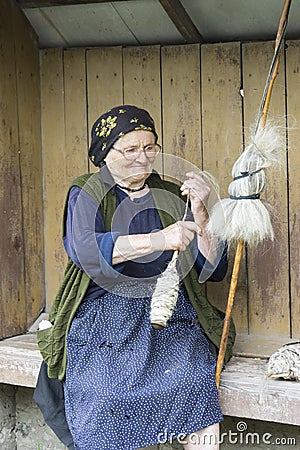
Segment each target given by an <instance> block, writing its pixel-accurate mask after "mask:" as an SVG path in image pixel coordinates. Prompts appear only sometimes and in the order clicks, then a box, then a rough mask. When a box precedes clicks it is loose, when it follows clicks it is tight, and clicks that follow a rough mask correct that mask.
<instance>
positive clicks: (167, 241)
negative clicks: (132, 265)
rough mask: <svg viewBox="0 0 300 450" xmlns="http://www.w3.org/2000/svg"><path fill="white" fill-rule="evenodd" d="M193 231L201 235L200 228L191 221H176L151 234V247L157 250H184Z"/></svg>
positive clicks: (191, 238)
mask: <svg viewBox="0 0 300 450" xmlns="http://www.w3.org/2000/svg"><path fill="white" fill-rule="evenodd" d="M195 233H197V234H199V235H200V236H201V234H202V230H201V229H200V228H199V227H198V226H197V225H196V223H195V222H191V221H184V222H183V221H178V222H175V223H174V224H172V225H169V226H168V227H166V228H164V229H163V230H160V231H158V232H156V233H152V234H151V242H152V243H153V247H159V248H157V250H162V251H165V250H185V249H186V248H187V246H188V245H189V244H190V242H191V241H192V240H193V238H194V235H195Z"/></svg>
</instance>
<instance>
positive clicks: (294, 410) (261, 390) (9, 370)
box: [0, 333, 300, 425]
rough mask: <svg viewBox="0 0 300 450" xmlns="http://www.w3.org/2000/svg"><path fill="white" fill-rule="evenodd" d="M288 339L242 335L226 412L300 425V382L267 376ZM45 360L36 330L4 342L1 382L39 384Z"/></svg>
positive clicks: (0, 344)
mask: <svg viewBox="0 0 300 450" xmlns="http://www.w3.org/2000/svg"><path fill="white" fill-rule="evenodd" d="M288 341H289V340H287V339H284V338H282V340H280V339H273V340H272V338H266V337H263V336H261V337H258V336H255V337H251V336H246V335H240V336H238V339H237V341H236V344H235V351H234V354H235V356H233V357H232V359H231V361H230V362H229V363H228V365H227V366H226V369H225V370H224V371H223V373H222V377H221V385H220V402H221V406H222V410H223V413H224V415H227V416H235V417H242V418H249V419H255V420H266V421H271V422H279V423H287V424H293V425H300V383H297V382H294V381H286V380H270V379H268V378H267V375H266V367H267V358H268V356H269V355H270V353H272V352H273V351H275V350H276V349H277V348H279V347H280V346H281V345H283V344H285V343H287V342H288ZM254 350H255V354H256V355H259V356H260V357H259V358H257V357H254ZM246 356H247V357H246ZM41 361H42V358H41V356H40V353H39V350H38V347H37V344H36V337H35V334H34V333H28V334H24V335H21V336H15V337H12V338H9V339H4V340H2V341H0V383H7V384H12V385H17V386H26V387H30V388H33V387H35V384H36V380H37V376H38V372H39V367H40V364H41Z"/></svg>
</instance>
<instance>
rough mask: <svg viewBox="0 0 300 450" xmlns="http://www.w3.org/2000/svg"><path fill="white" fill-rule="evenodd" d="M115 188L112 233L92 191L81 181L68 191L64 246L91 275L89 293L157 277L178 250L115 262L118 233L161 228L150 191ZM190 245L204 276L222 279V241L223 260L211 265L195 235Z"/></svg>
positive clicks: (224, 264)
mask: <svg viewBox="0 0 300 450" xmlns="http://www.w3.org/2000/svg"><path fill="white" fill-rule="evenodd" d="M115 189H116V199H117V207H116V211H115V215H114V218H113V223H112V226H111V231H109V232H107V231H105V227H104V220H103V217H102V213H101V210H100V208H98V206H97V203H96V202H95V200H94V199H93V198H92V197H91V196H90V195H89V194H87V193H86V192H85V191H83V190H81V189H80V188H79V187H76V186H75V187H72V189H71V190H70V193H69V198H68V212H67V223H66V235H65V236H64V246H65V249H66V252H67V254H68V256H69V257H70V258H71V259H72V261H73V262H74V263H75V264H76V265H77V266H78V267H80V268H81V269H83V270H84V271H85V272H86V273H87V274H88V275H89V276H90V277H91V279H92V281H91V283H90V286H89V289H88V292H87V295H86V297H87V298H96V297H99V296H101V295H102V294H103V293H104V292H105V290H107V289H108V288H109V287H110V286H111V285H112V284H113V283H115V282H119V281H121V280H126V279H128V278H130V279H132V278H147V279H151V278H152V277H157V276H158V275H159V274H160V273H162V272H163V271H164V270H165V269H166V267H167V264H168V262H169V261H170V259H171V257H172V254H173V252H172V251H161V252H154V253H152V254H149V255H146V256H143V257H139V258H136V259H133V260H130V261H126V262H124V263H122V264H113V262H112V254H113V249H114V244H115V241H116V239H117V237H119V236H120V235H128V234H143V233H151V232H155V231H158V230H160V229H162V224H161V221H160V217H159V214H158V211H157V209H156V207H155V204H154V201H153V198H152V195H151V193H150V192H149V193H148V194H146V195H145V196H143V197H140V198H137V199H134V200H131V198H130V197H129V196H128V195H127V194H126V193H125V192H123V191H122V190H121V189H119V188H117V187H116V188H115ZM191 245H192V248H193V253H194V255H195V266H196V268H197V271H198V273H199V275H200V280H202V281H203V280H206V279H208V280H209V281H220V280H221V279H223V278H224V276H225V274H226V271H227V251H226V248H221V246H220V248H219V258H218V264H217V265H216V267H212V266H211V264H210V263H209V262H208V261H207V260H206V258H205V257H204V256H203V255H202V254H201V252H200V251H199V250H198V248H197V239H196V238H195V239H194V240H193V241H192V243H191Z"/></svg>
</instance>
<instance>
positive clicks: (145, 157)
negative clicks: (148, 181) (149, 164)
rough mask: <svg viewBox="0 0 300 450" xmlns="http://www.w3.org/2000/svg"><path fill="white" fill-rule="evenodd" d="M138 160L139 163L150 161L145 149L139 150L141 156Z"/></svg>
mask: <svg viewBox="0 0 300 450" xmlns="http://www.w3.org/2000/svg"><path fill="white" fill-rule="evenodd" d="M136 160H137V161H143V162H144V161H145V160H146V161H148V158H147V156H146V153H145V150H144V149H140V150H139V154H138V156H137V158H136Z"/></svg>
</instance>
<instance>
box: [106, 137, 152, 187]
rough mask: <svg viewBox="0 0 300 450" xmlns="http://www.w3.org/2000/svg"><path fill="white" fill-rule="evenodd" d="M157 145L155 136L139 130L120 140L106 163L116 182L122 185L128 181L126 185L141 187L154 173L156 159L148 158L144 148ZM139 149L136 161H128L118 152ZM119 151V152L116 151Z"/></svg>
mask: <svg viewBox="0 0 300 450" xmlns="http://www.w3.org/2000/svg"><path fill="white" fill-rule="evenodd" d="M154 143H155V136H154V134H153V133H152V132H151V131H144V130H137V131H130V132H129V133H127V134H125V135H124V136H122V137H121V138H120V139H118V140H117V141H116V142H115V143H114V145H113V147H112V148H111V149H110V151H109V152H108V154H107V155H106V158H105V162H106V165H107V167H108V169H109V171H110V173H111V174H112V176H113V178H114V180H115V181H116V182H118V183H121V182H122V181H123V180H126V181H125V183H126V185H128V186H130V185H132V186H134V185H135V184H136V185H141V184H143V182H144V181H145V180H146V178H148V176H149V174H150V173H151V172H152V166H153V163H154V160H155V158H151V159H149V158H147V156H146V155H145V152H144V151H142V149H143V148H144V147H147V146H148V145H150V144H154ZM137 147H138V148H139V150H140V151H139V153H138V155H137V157H136V158H135V159H126V158H125V156H124V155H123V154H122V153H121V152H120V151H118V150H121V151H124V150H128V149H132V148H137ZM115 149H118V150H115Z"/></svg>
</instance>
